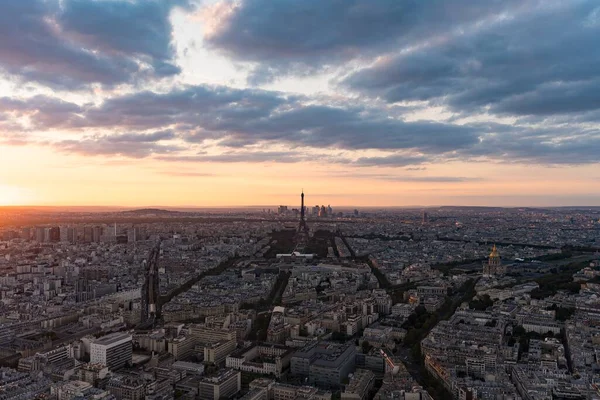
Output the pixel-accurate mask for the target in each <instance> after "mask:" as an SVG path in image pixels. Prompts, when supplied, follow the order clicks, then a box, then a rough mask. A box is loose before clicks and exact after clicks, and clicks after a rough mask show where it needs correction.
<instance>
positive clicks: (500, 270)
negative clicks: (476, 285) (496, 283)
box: [483, 245, 506, 276]
mask: <svg viewBox="0 0 600 400" xmlns="http://www.w3.org/2000/svg"><path fill="white" fill-rule="evenodd" d="M505 273H506V270H505V268H504V266H503V265H502V260H501V259H500V253H498V249H497V248H496V245H494V247H493V248H492V252H491V253H490V256H489V258H488V263H487V265H485V264H484V266H483V274H484V275H488V276H491V275H504V274H505Z"/></svg>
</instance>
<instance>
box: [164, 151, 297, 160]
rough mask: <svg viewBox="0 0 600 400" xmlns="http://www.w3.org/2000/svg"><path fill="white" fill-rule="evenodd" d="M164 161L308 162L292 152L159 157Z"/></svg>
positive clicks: (250, 152)
mask: <svg viewBox="0 0 600 400" xmlns="http://www.w3.org/2000/svg"><path fill="white" fill-rule="evenodd" d="M159 159H160V160H163V161H177V162H194V163H196V162H198V163H211V162H217V163H264V162H277V163H297V162H302V161H308V157H307V156H306V155H302V154H300V153H296V152H292V151H245V152H225V153H222V154H215V155H208V154H200V155H195V156H163V157H159Z"/></svg>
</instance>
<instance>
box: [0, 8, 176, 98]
mask: <svg viewBox="0 0 600 400" xmlns="http://www.w3.org/2000/svg"><path fill="white" fill-rule="evenodd" d="M177 4H179V3H176V2H172V1H162V0H148V1H146V0H138V1H133V2H129V1H118V0H99V1H82V0H67V1H64V2H58V1H57V0H49V1H44V0H5V1H3V2H2V6H1V7H2V12H0V71H3V72H5V73H7V74H9V75H11V76H14V77H17V78H20V79H22V80H23V81H27V82H38V83H42V84H44V85H49V86H52V87H58V88H65V89H75V88H80V87H83V86H85V85H87V84H91V83H98V84H103V85H115V84H119V83H124V82H130V81H132V79H134V78H143V77H151V76H166V75H173V74H176V73H178V72H179V69H178V67H176V66H175V65H173V57H174V54H173V49H172V47H171V31H172V27H171V25H170V22H169V19H168V16H169V12H170V10H171V8H172V7H173V6H175V5H177Z"/></svg>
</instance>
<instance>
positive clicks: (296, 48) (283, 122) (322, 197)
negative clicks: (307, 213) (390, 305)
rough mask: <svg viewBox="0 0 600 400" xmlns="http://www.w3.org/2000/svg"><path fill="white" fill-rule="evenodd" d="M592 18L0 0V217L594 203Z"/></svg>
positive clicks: (437, 8)
mask: <svg viewBox="0 0 600 400" xmlns="http://www.w3.org/2000/svg"><path fill="white" fill-rule="evenodd" d="M598 38H600V3H598V1H597V0H571V1H564V0H556V1H555V0H539V1H530V0H502V1H499V0H498V1H497V0H487V1H480V0H427V1H424V0H302V1H297V0H212V1H209V0H206V1H203V2H196V1H194V0H155V1H154V0H3V1H2V2H1V3H0V161H1V162H2V168H0V204H38V205H42V204H47V205H50V204H53V205H122V206H147V205H165V206H169V205H171V206H176V205H177V206H184V205H185V206H194V205H195V206H215V205H275V204H280V203H282V204H290V205H291V204H292V202H294V201H296V199H297V194H298V192H299V191H300V189H301V188H304V190H305V191H306V192H307V200H308V203H309V204H317V203H318V204H321V203H325V204H332V205H357V206H361V205H362V206H392V205H397V206H403V205H441V204H448V205H450V204H454V205H507V206H518V205H540V206H546V205H600V130H599V128H600V47H599V43H600V42H599V39H598Z"/></svg>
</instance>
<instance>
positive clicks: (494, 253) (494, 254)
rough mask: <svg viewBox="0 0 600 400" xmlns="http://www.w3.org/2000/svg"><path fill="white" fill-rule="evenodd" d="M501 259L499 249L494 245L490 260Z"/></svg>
mask: <svg viewBox="0 0 600 400" xmlns="http://www.w3.org/2000/svg"><path fill="white" fill-rule="evenodd" d="M499 257H500V253H498V249H496V245H494V248H493V249H492V252H491V253H490V258H499Z"/></svg>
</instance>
